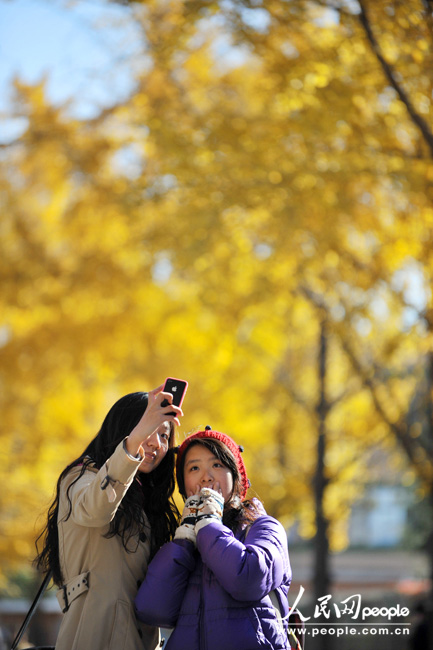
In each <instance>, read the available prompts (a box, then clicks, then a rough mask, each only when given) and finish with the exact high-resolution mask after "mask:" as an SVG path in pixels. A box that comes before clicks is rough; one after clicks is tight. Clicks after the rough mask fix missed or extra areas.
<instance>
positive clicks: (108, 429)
mask: <svg viewBox="0 0 433 650" xmlns="http://www.w3.org/2000/svg"><path fill="white" fill-rule="evenodd" d="M147 404H148V393H130V394H128V395H125V396H124V397H122V398H121V399H119V400H118V401H117V402H116V403H115V404H114V405H113V406H112V407H111V409H110V411H109V412H108V413H107V416H106V417H105V420H104V422H103V423H102V426H101V428H100V430H99V432H98V434H97V435H96V436H95V438H94V439H93V440H92V441H91V443H90V444H89V445H88V446H87V448H86V449H85V450H84V452H83V453H82V454H81V455H80V456H79V457H78V458H76V459H75V460H74V461H73V462H72V463H70V464H69V465H68V466H67V467H66V468H65V469H64V470H63V472H62V473H61V474H60V477H59V479H58V481H57V488H56V496H55V498H54V501H53V503H52V504H51V506H50V508H49V510H48V518H47V524H46V526H45V528H44V530H43V531H42V533H41V534H40V535H39V537H38V538H37V540H36V549H37V551H38V555H37V557H36V559H35V564H36V566H37V568H38V569H41V570H42V571H43V572H48V571H51V572H52V576H53V580H54V582H55V584H57V585H58V586H61V585H62V583H63V576H62V572H61V568H60V559H59V534H58V527H57V519H58V513H59V497H60V486H61V482H62V480H63V479H64V478H65V476H66V475H67V474H68V472H70V471H71V469H72V468H73V467H76V466H81V468H80V472H79V474H78V475H77V478H76V479H75V480H74V481H73V482H72V483H71V485H70V486H69V487H68V489H67V492H66V495H67V498H68V502H69V511H68V514H67V516H66V519H65V520H67V519H69V517H70V516H71V512H72V503H71V500H70V498H69V490H70V489H71V487H72V485H74V483H76V481H78V479H79V478H80V477H81V476H82V475H83V474H84V472H85V471H86V470H87V469H88V468H89V467H95V468H96V469H100V468H101V467H102V466H103V465H104V463H105V461H106V460H107V459H108V458H110V456H111V455H112V454H113V452H114V450H115V449H116V447H117V446H118V445H119V443H120V442H121V441H122V440H123V439H124V438H125V437H126V436H127V435H128V434H129V433H130V432H131V431H132V429H133V428H134V427H135V426H136V425H137V424H138V422H139V421H140V419H141V417H142V415H143V413H144V411H145V410H146V408H147ZM174 437H175V431H174V424H173V423H172V422H170V440H169V449H168V451H167V453H166V455H165V456H164V458H163V459H162V461H161V462H160V464H159V465H158V466H157V467H156V468H155V469H154V470H153V471H152V472H151V473H149V474H144V473H142V472H140V474H139V480H136V481H133V482H132V484H131V485H130V487H129V488H128V490H127V491H126V493H125V495H124V497H123V499H122V502H121V504H120V506H119V508H118V510H117V512H116V515H115V517H114V518H113V520H112V521H111V522H110V525H109V529H108V532H107V533H106V534H105V537H108V538H109V537H114V536H115V535H119V536H120V537H121V539H122V543H123V546H124V547H125V549H126V551H128V552H131V550H132V551H133V550H135V549H134V548H132V549H131V544H129V542H130V541H131V540H132V539H135V540H136V545H138V540H139V538H140V539H142V540H143V539H146V538H147V537H148V535H149V533H148V532H147V533H146V530H147V531H148V530H149V529H148V527H146V520H145V515H146V516H147V519H148V521H149V523H150V526H151V536H150V548H151V556H153V555H154V554H155V553H156V551H157V550H158V548H159V547H160V546H162V544H164V543H165V542H167V541H169V540H170V539H171V538H172V536H173V534H174V531H175V529H176V526H177V524H178V519H179V511H178V509H177V507H176V505H175V503H174V501H173V498H172V495H173V491H174V486H175V482H174V444H175V440H174ZM41 539H42V540H43V547H42V550H41V551H40V552H39V548H38V542H39V541H40V540H41Z"/></svg>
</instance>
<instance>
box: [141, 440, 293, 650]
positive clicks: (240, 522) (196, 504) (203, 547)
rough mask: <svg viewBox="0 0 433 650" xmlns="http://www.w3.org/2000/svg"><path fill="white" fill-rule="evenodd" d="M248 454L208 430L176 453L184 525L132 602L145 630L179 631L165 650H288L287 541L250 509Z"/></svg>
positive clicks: (255, 506) (255, 505)
mask: <svg viewBox="0 0 433 650" xmlns="http://www.w3.org/2000/svg"><path fill="white" fill-rule="evenodd" d="M241 451H242V448H241V447H239V446H238V445H237V444H236V443H235V442H234V440H232V439H231V438H230V437H229V436H227V435H226V434H224V433H220V432H218V431H213V430H211V428H210V427H206V429H205V431H199V432H198V433H195V434H193V435H191V436H189V437H188V438H186V440H185V441H184V442H183V443H182V445H181V446H180V448H179V451H178V456H177V462H176V473H177V481H178V485H179V491H180V493H181V494H182V496H183V497H184V499H186V501H185V507H184V510H183V514H182V520H181V524H180V526H179V527H178V528H177V530H176V533H175V537H174V540H173V541H172V542H169V543H167V544H165V545H164V546H163V547H162V548H161V549H160V551H159V552H158V553H157V555H156V556H155V557H154V559H153V560H152V562H151V563H150V565H149V568H148V572H147V575H146V578H145V580H144V582H143V583H142V585H141V587H140V589H139V592H138V595H137V598H136V601H135V605H136V613H137V616H138V618H139V619H140V620H142V621H143V622H145V623H150V624H153V625H159V626H161V627H169V628H171V627H174V630H173V632H172V633H171V636H170V638H169V640H168V643H167V646H166V648H167V650H221V648H224V650H255V649H256V648H257V649H259V648H266V649H269V650H287V649H288V648H289V647H290V646H289V643H288V639H287V625H286V622H285V620H284V617H286V616H287V614H288V604H287V591H288V589H289V585H290V580H291V569H290V563H289V556H288V551H287V537H286V534H285V531H284V528H283V527H282V525H281V524H280V523H279V522H278V521H277V520H276V519H274V518H273V517H269V516H268V515H267V514H266V512H265V510H264V508H263V506H262V504H261V502H260V501H259V500H258V499H255V498H253V499H251V500H248V501H245V500H244V499H245V495H246V492H247V489H248V486H249V481H248V478H247V473H246V469H245V465H244V463H243V460H242V457H241V454H240V452H241ZM271 592H272V594H271ZM270 594H271V595H270ZM271 596H272V599H271ZM275 598H276V600H277V604H278V607H277V608H275V607H274V605H273V604H272V600H274V602H275Z"/></svg>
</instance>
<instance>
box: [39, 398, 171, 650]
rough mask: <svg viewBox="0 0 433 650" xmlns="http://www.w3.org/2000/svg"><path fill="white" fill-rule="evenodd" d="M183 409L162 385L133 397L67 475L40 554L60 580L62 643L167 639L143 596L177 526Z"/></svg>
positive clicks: (91, 649) (125, 645) (127, 644)
mask: <svg viewBox="0 0 433 650" xmlns="http://www.w3.org/2000/svg"><path fill="white" fill-rule="evenodd" d="M164 399H166V400H168V402H169V405H168V406H166V407H162V406H161V402H163V400H164ZM181 415H183V413H182V410H181V409H180V408H178V407H176V406H174V405H173V404H172V395H171V394H170V393H164V392H162V386H160V387H159V388H157V389H155V390H153V391H150V392H149V393H131V394H130V395H126V396H125V397H122V398H121V399H120V400H119V401H118V402H116V404H114V406H113V407H112V408H111V410H110V411H109V413H108V414H107V416H106V418H105V420H104V422H103V424H102V427H101V429H100V431H99V433H98V435H97V436H96V437H95V438H94V439H93V440H92V442H91V443H90V444H89V446H88V447H87V449H86V450H85V451H84V453H83V454H82V455H81V456H80V457H79V458H78V459H76V460H75V461H74V462H73V463H71V464H70V465H68V467H66V469H65V470H64V471H63V472H62V474H61V475H60V478H59V480H58V483H57V493H56V498H55V500H54V502H53V504H52V505H51V508H50V510H49V512H48V523H47V526H46V528H45V530H44V533H43V534H42V535H41V537H44V546H43V549H42V551H41V553H40V554H39V555H38V557H37V565H38V567H39V568H42V569H43V570H44V571H51V572H52V575H53V580H54V582H55V583H56V584H57V586H58V587H59V590H58V592H57V598H58V600H59V603H60V606H61V608H62V611H63V612H64V617H63V621H62V624H61V627H60V631H59V636H58V639H57V644H56V650H154V648H156V647H158V646H159V631H158V629H157V628H155V627H151V626H146V625H142V624H141V623H139V622H138V621H137V620H136V618H135V614H134V608H133V602H134V598H135V595H136V593H137V588H138V586H139V585H140V583H141V581H142V580H143V578H144V576H145V575H146V571H147V565H148V563H149V560H150V558H151V557H152V556H153V555H154V554H155V552H156V551H157V550H158V548H159V547H160V546H162V544H163V543H164V542H166V541H168V540H169V539H171V537H172V535H173V533H174V531H175V529H176V526H177V517H178V512H177V508H176V506H175V504H174V502H173V500H172V494H173V490H174V476H173V470H174V452H173V447H174V444H175V441H174V425H175V424H177V425H179V419H178V418H179V417H180V416H181Z"/></svg>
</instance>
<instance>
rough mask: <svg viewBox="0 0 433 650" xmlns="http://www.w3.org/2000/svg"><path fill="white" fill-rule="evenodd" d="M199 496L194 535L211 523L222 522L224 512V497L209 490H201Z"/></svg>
mask: <svg viewBox="0 0 433 650" xmlns="http://www.w3.org/2000/svg"><path fill="white" fill-rule="evenodd" d="M199 496H200V504H199V506H198V512H197V523H196V525H195V532H196V533H197V532H198V531H199V530H200V529H201V528H203V527H204V526H207V524H210V523H211V522H212V521H222V518H223V511H224V497H223V496H222V494H220V493H219V492H216V491H215V490H212V489H211V488H202V489H201V491H200V495H199Z"/></svg>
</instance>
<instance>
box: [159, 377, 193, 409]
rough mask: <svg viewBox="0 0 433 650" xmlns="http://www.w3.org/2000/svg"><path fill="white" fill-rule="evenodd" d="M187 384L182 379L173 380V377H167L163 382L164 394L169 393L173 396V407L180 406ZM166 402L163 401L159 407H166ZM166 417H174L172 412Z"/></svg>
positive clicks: (167, 403)
mask: <svg viewBox="0 0 433 650" xmlns="http://www.w3.org/2000/svg"><path fill="white" fill-rule="evenodd" d="M187 388H188V382H187V381H184V380H183V379H175V378H174V377H167V379H166V380H165V384H164V388H163V389H162V390H163V392H164V393H171V394H172V395H173V404H174V405H175V406H182V402H183V398H184V397H185V393H186V389H187ZM168 405H169V402H168V400H166V399H164V400H163V401H162V402H161V406H168ZM167 415H175V413H174V411H172V412H171V413H167Z"/></svg>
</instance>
